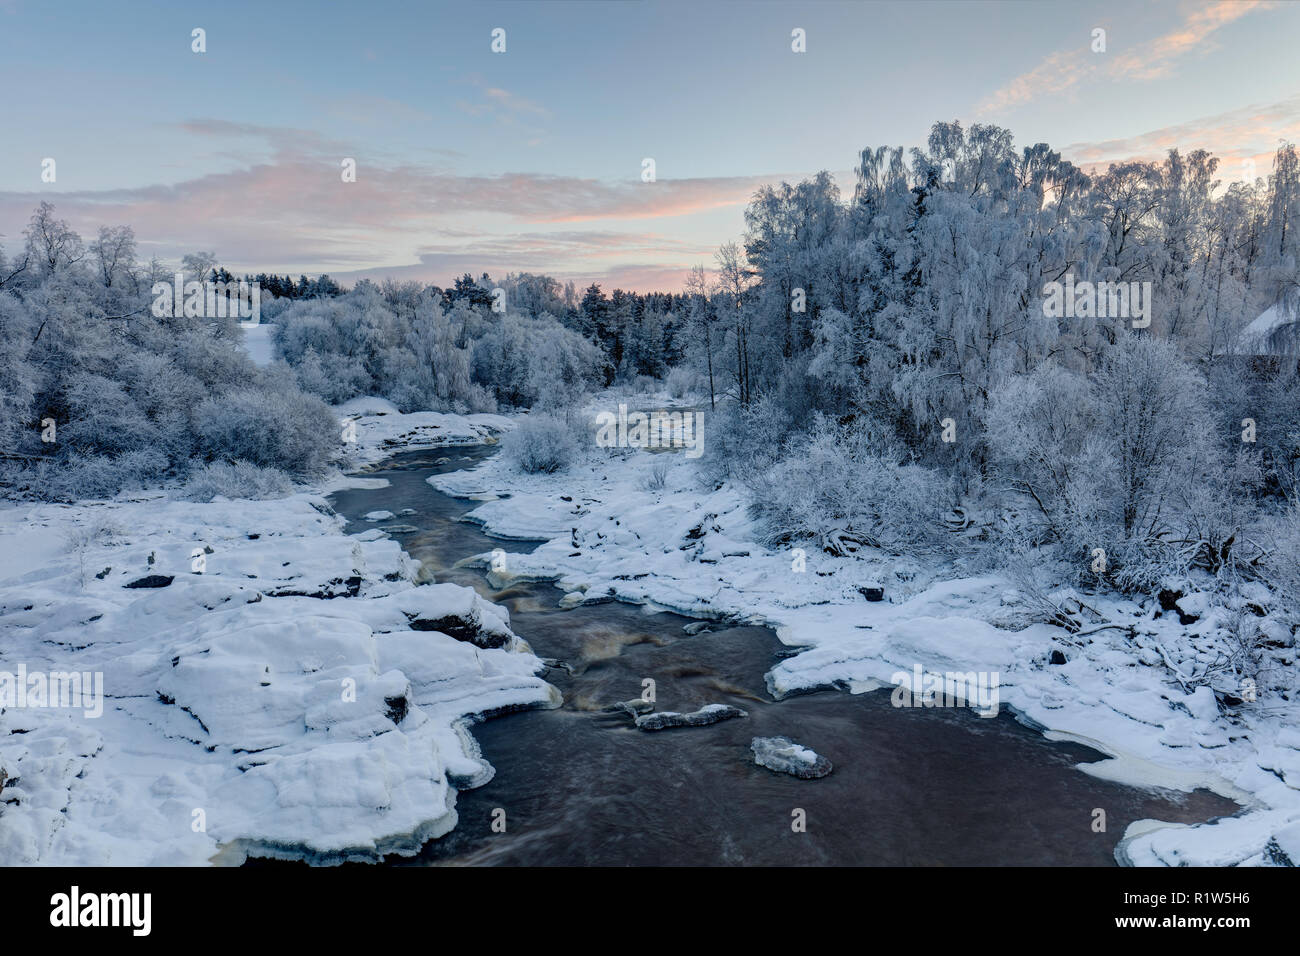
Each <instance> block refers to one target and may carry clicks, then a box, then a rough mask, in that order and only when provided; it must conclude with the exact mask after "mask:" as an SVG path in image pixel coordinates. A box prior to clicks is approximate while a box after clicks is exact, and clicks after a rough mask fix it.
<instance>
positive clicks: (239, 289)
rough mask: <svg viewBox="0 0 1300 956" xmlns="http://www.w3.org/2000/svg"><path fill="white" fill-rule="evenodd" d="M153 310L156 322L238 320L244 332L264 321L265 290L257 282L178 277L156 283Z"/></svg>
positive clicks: (151, 293) (153, 293)
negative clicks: (186, 279)
mask: <svg viewBox="0 0 1300 956" xmlns="http://www.w3.org/2000/svg"><path fill="white" fill-rule="evenodd" d="M150 295H152V296H154V300H153V307H152V309H151V310H150V311H151V312H152V313H153V317H154V318H155V319H171V318H181V317H184V318H190V319H225V318H237V319H239V320H240V323H239V324H240V325H241V326H243V327H244V328H246V329H248V328H252V327H253V326H255V325H257V324H258V322H260V321H261V319H262V286H261V285H260V284H259V283H256V282H252V283H250V282H245V281H244V280H243V279H240V280H239V281H238V282H197V281H190V282H186V281H185V276H184V274H182V273H180V272H178V273H176V277H175V279H174V280H173V281H172V282H170V283H168V282H155V283H154V284H153V289H152V290H151V291H150Z"/></svg>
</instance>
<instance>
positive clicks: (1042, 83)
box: [978, 0, 1276, 115]
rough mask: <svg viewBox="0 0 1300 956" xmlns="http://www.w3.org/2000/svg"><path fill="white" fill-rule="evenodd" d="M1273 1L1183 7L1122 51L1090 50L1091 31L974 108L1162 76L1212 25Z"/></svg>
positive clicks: (1204, 45)
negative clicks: (1156, 31)
mask: <svg viewBox="0 0 1300 956" xmlns="http://www.w3.org/2000/svg"><path fill="white" fill-rule="evenodd" d="M1274 6H1276V3H1275V2H1273V0H1219V2H1217V3H1212V4H1209V5H1208V6H1201V7H1195V8H1191V9H1190V10H1188V11H1187V12H1186V13H1185V14H1184V17H1183V20H1182V22H1181V23H1179V25H1178V26H1177V27H1175V28H1174V29H1173V30H1170V31H1168V32H1167V33H1163V34H1161V35H1160V36H1157V37H1156V38H1154V39H1152V40H1149V41H1147V42H1146V43H1140V44H1138V45H1137V46H1135V47H1134V48H1133V49H1130V50H1128V51H1126V52H1119V53H1116V52H1108V53H1105V54H1097V53H1093V52H1092V50H1091V47H1090V46H1089V41H1090V39H1091V36H1090V35H1089V36H1087V37H1082V38H1081V40H1080V43H1079V44H1077V45H1076V46H1075V47H1072V48H1071V49H1069V50H1058V51H1057V52H1054V53H1052V54H1050V55H1048V56H1047V57H1045V58H1044V59H1043V61H1042V62H1041V63H1039V65H1038V66H1036V67H1034V68H1033V69H1032V70H1030V71H1029V72H1027V73H1024V74H1022V75H1020V76H1018V77H1016V78H1015V79H1013V80H1011V81H1010V82H1009V83H1007V84H1006V85H1005V86H1003V87H1002V88H1000V89H998V90H995V91H994V92H993V93H992V94H991V95H989V96H988V97H987V98H986V99H985V100H984V101H983V102H981V103H980V105H979V107H978V110H979V112H980V113H981V114H984V115H987V114H989V113H996V112H999V111H1003V110H1007V109H1012V108H1014V107H1017V106H1021V105H1023V104H1025V103H1029V102H1031V101H1033V100H1036V99H1040V98H1042V97H1048V96H1056V95H1059V94H1063V93H1068V92H1070V91H1072V90H1074V89H1075V88H1076V87H1079V86H1081V85H1083V84H1085V83H1087V82H1090V81H1094V80H1097V79H1100V78H1105V79H1110V80H1115V81H1132V82H1144V81H1148V80H1153V79H1157V78H1159V77H1163V76H1168V75H1169V74H1170V73H1171V72H1172V71H1173V68H1174V66H1175V65H1176V64H1177V62H1178V61H1179V60H1180V59H1182V58H1183V57H1185V56H1187V55H1189V54H1192V53H1195V52H1197V51H1204V50H1207V49H1209V48H1210V42H1209V41H1210V38H1211V36H1212V35H1213V34H1214V32H1215V31H1216V30H1219V29H1220V28H1221V27H1224V26H1226V25H1227V24H1229V23H1232V22H1233V21H1235V20H1239V19H1241V18H1242V17H1244V16H1246V15H1247V14H1250V13H1252V12H1255V11H1260V10H1266V9H1270V8H1272V7H1274Z"/></svg>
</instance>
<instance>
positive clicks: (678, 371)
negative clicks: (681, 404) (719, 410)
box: [664, 365, 708, 399]
mask: <svg viewBox="0 0 1300 956" xmlns="http://www.w3.org/2000/svg"><path fill="white" fill-rule="evenodd" d="M702 386H703V388H702ZM707 387H708V385H707V383H704V382H702V381H701V376H700V373H699V372H698V371H696V370H695V369H692V368H690V367H688V366H685V365H679V366H678V367H677V368H675V369H673V370H672V371H670V372H669V373H668V374H667V375H666V376H664V388H665V389H666V390H667V391H668V394H669V395H671V396H672V397H673V398H677V399H681V398H686V396H688V395H694V394H697V393H698V392H700V391H702V390H705V389H707Z"/></svg>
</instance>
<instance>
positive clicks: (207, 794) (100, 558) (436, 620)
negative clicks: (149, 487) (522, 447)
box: [0, 409, 558, 865]
mask: <svg viewBox="0 0 1300 956" xmlns="http://www.w3.org/2000/svg"><path fill="white" fill-rule="evenodd" d="M360 410H362V409H352V410H351V411H352V412H353V413H354V414H355V413H356V412H357V411H360ZM385 419H386V416H381V417H373V416H372V417H362V418H361V419H360V420H359V422H358V446H357V452H358V457H360V458H362V459H363V460H368V459H372V458H377V457H382V455H383V451H381V450H380V446H381V445H382V444H383V443H384V442H385V441H386V440H388V439H390V438H392V437H394V436H396V435H406V434H412V435H414V437H415V440H416V442H417V444H418V443H421V442H424V443H444V444H445V443H455V442H466V441H480V440H482V439H483V438H484V437H485V436H490V429H489V428H488V427H487V425H486V424H485V423H484V421H483V420H482V419H481V418H480V419H477V420H475V421H470V420H467V419H463V418H461V417H459V416H455V415H434V414H432V413H430V414H425V415H419V416H406V417H405V420H404V421H403V422H402V423H401V424H400V426H396V427H395V425H394V423H392V422H390V421H386V420H385ZM358 483H360V484H363V485H364V484H375V483H378V484H379V485H380V486H382V484H383V481H382V479H346V478H338V479H336V480H335V481H334V482H333V483H331V484H328V485H326V484H323V485H321V486H319V487H316V488H313V489H309V490H304V491H301V492H300V493H297V494H294V495H292V496H291V497H289V498H285V499H279V500H271V501H226V500H223V499H218V500H216V501H213V502H211V503H208V504H198V503H193V502H187V501H178V500H175V498H174V496H172V495H170V494H169V493H167V492H163V491H157V492H152V493H145V494H136V495H130V496H122V497H119V498H118V499H116V500H114V501H111V502H97V503H85V504H79V505H75V506H63V505H31V504H14V503H6V504H4V505H0V556H3V558H2V559H0V647H2V648H3V652H2V656H0V671H8V672H10V673H17V671H18V669H19V667H22V668H24V669H25V670H26V672H27V673H28V674H42V675H44V674H53V673H56V672H72V671H76V672H82V673H87V674H92V675H93V674H96V673H99V674H102V682H103V683H102V687H103V691H104V700H103V712H102V715H101V716H98V717H94V716H87V714H86V712H85V710H84V709H82V708H76V709H74V708H69V707H57V708H55V707H36V706H26V707H23V706H7V707H5V708H4V709H3V712H2V713H0V768H2V769H3V773H4V774H5V779H4V783H3V789H2V790H0V863H5V864H11V865H12V864H30V863H41V864H65V865H160V864H168V865H170V864H204V863H207V862H209V861H215V862H223V863H237V862H239V861H241V860H242V859H243V858H244V857H245V856H246V855H248V854H250V853H251V854H254V855H281V856H287V857H306V858H309V859H312V860H314V861H318V862H336V861H339V860H343V859H375V858H377V856H378V855H379V854H382V853H386V852H392V853H413V852H415V851H417V850H418V849H419V847H420V845H421V844H422V843H423V842H424V841H426V840H427V839H429V838H430V837H433V836H436V835H439V834H441V833H444V832H446V831H447V830H449V829H450V828H451V827H453V826H454V825H455V823H456V814H455V809H454V800H455V790H454V787H455V786H456V785H457V784H459V785H460V786H462V787H463V786H466V785H469V784H471V783H474V784H477V783H480V782H482V781H484V780H486V779H488V777H489V776H490V774H491V768H490V767H489V766H488V765H487V764H486V763H485V762H484V761H483V760H481V759H480V758H479V756H478V754H477V748H476V746H475V745H474V742H473V740H472V738H470V736H469V735H468V733H467V732H466V726H467V717H468V715H474V714H480V713H485V712H492V711H497V710H501V709H510V708H519V707H530V706H553V705H556V704H558V695H557V693H556V692H555V690H554V689H553V688H552V687H550V685H548V684H547V683H546V682H545V681H543V680H542V679H541V678H540V677H539V676H537V675H538V673H539V671H540V670H541V666H542V665H541V662H540V661H539V660H538V659H537V658H536V657H535V656H533V654H532V653H531V651H530V650H529V648H528V647H527V645H526V644H525V643H524V642H523V641H521V640H519V639H518V638H516V637H515V636H514V635H513V634H512V633H511V632H510V630H509V626H508V622H507V618H506V613H505V612H504V611H503V610H501V609H499V608H496V607H495V606H493V605H490V604H488V603H486V602H484V601H483V600H482V599H480V598H479V597H477V595H475V594H474V592H473V591H471V590H469V589H466V588H461V587H458V586H456V585H451V584H442V585H422V586H417V585H416V583H415V576H416V571H417V570H418V568H417V566H416V564H415V563H414V562H413V561H411V560H410V559H409V558H408V557H406V556H405V555H404V554H403V552H402V551H401V550H400V549H399V547H398V545H397V543H396V542H394V541H392V540H390V539H389V538H388V537H387V536H386V535H385V534H384V533H383V532H382V531H379V530H378V529H373V528H369V529H366V530H365V531H363V532H362V533H360V534H355V535H345V534H343V533H342V526H343V521H342V519H341V518H339V517H337V516H335V515H334V514H333V513H332V512H330V511H329V509H328V508H327V506H326V504H325V501H324V499H323V497H322V496H323V495H324V494H326V493H328V492H329V491H330V490H333V489H334V488H338V487H342V486H344V485H346V484H353V485H355V484H358ZM150 579H151V580H150ZM136 582H140V583H141V584H152V585H155V586H154V587H146V586H136V587H128V586H127V585H130V584H132V583H136ZM447 632H450V634H449V633H447ZM451 635H455V636H451ZM456 638H460V639H456ZM2 679H3V677H2V676H0V680H2ZM29 703H32V702H31V701H29Z"/></svg>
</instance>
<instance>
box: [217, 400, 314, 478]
mask: <svg viewBox="0 0 1300 956" xmlns="http://www.w3.org/2000/svg"><path fill="white" fill-rule="evenodd" d="M195 417H196V428H197V431H198V435H199V445H200V448H201V451H202V453H203V454H204V456H205V457H206V458H208V459H210V460H216V461H239V460H242V461H247V462H251V463H252V464H254V465H259V466H261V467H264V468H278V469H280V470H281V471H285V472H287V473H289V474H291V475H296V476H311V475H317V474H319V473H320V472H321V471H322V470H323V469H324V467H325V465H326V464H327V463H328V462H329V461H330V460H331V458H332V457H333V456H334V454H335V452H336V451H337V448H338V438H339V428H338V423H337V421H336V420H335V418H334V414H333V412H331V411H330V408H329V406H328V405H326V404H325V403H324V402H322V401H321V400H320V399H319V398H316V397H315V396H312V395H307V394H304V393H303V392H299V391H296V390H291V389H288V388H285V389H282V390H275V391H272V390H269V389H265V390H261V389H254V388H244V389H238V390H235V391H232V392H230V393H229V394H227V395H223V396H220V397H216V398H210V399H208V400H207V401H205V402H204V403H203V404H202V405H200V406H199V408H198V411H197V413H196V416H195Z"/></svg>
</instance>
